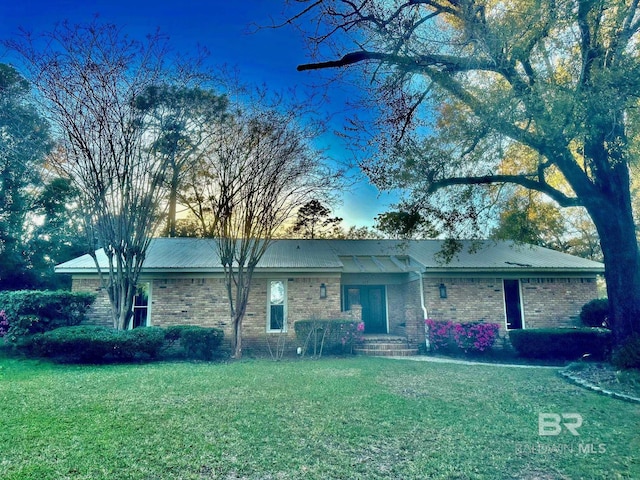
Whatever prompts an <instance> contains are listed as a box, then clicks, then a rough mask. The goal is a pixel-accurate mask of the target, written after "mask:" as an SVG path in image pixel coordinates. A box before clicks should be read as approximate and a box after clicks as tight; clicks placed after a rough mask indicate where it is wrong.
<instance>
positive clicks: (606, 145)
mask: <svg viewBox="0 0 640 480" xmlns="http://www.w3.org/2000/svg"><path fill="white" fill-rule="evenodd" d="M291 3H293V2H291ZM304 3H306V5H303V7H302V9H303V11H302V13H301V14H300V15H304V16H310V17H311V18H313V19H315V20H317V23H316V24H315V25H314V26H313V27H312V29H311V30H310V33H309V38H310V40H311V42H312V44H313V46H314V47H316V49H315V51H316V52H323V53H328V52H329V53H330V52H333V53H334V55H335V56H333V57H331V58H328V59H326V61H322V60H324V59H319V60H318V61H317V62H316V63H312V64H307V65H301V66H300V67H298V68H299V70H313V69H324V68H349V67H352V66H353V65H360V66H361V67H363V68H364V69H368V71H369V72H370V73H371V74H372V77H371V78H372V81H371V83H370V84H369V85H372V88H371V93H372V94H374V95H376V99H377V101H378V102H377V107H378V109H379V112H380V113H381V114H382V115H383V117H384V118H383V120H384V121H383V122H382V123H381V129H379V130H378V131H377V132H376V133H379V135H377V136H376V137H375V139H374V143H375V146H376V147H377V148H376V151H377V152H381V153H382V155H372V156H371V157H369V158H368V159H365V160H364V161H363V166H364V168H365V169H366V171H367V173H368V174H369V175H370V177H371V178H372V179H373V180H374V181H375V182H376V183H377V184H378V185H380V186H381V187H384V188H393V187H396V188H397V187H400V188H410V189H412V192H413V199H414V200H415V202H416V203H418V204H420V205H421V206H427V207H428V210H429V209H430V210H431V211H434V212H435V211H436V210H437V209H438V208H439V207H441V205H442V203H441V202H440V203H438V202H437V201H435V200H437V199H438V196H437V195H436V194H438V195H442V194H444V193H448V194H449V195H453V194H455V193H456V192H457V193H459V194H457V195H456V196H455V197H450V198H455V201H457V204H456V205H453V207H458V206H463V205H465V206H467V207H468V210H467V211H466V212H465V211H464V210H462V211H461V212H460V211H457V212H453V213H454V215H451V216H449V219H450V220H451V221H452V222H459V221H461V219H462V218H463V217H466V218H468V219H471V220H472V221H473V222H475V221H477V218H478V210H477V208H476V207H477V203H476V204H475V205H474V203H473V202H475V201H477V199H478V197H477V196H476V195H477V193H474V192H478V191H479V190H481V189H483V188H486V187H487V186H489V185H507V184H513V185H518V186H521V187H524V188H527V189H532V190H536V191H539V192H541V193H543V194H544V195H546V196H547V197H548V198H550V199H552V200H553V201H554V202H556V203H557V204H558V205H559V206H561V207H583V208H584V209H585V210H586V211H587V212H588V214H589V216H590V217H591V219H592V220H593V223H594V224H595V226H596V228H597V230H598V234H599V237H600V243H601V247H602V252H603V257H604V263H605V267H606V273H605V276H606V281H607V290H608V295H609V300H610V302H611V306H612V311H613V316H614V321H613V322H612V328H613V331H614V334H615V337H616V341H617V342H622V341H624V340H625V339H626V338H627V337H628V336H629V335H631V334H633V333H640V255H639V250H638V243H637V238H636V231H635V225H634V217H633V209H632V203H631V193H630V166H631V165H633V163H634V162H635V161H636V158H635V156H636V155H635V154H636V153H637V143H638V139H639V138H640V136H639V135H638V133H639V130H638V126H639V125H640V122H638V117H637V111H638V91H639V90H640V76H638V74H637V72H638V71H639V69H640V56H638V48H637V47H638V41H639V39H640V33H639V32H640V4H639V2H638V1H618V0H600V1H578V0H567V1H561V2H558V1H554V0H542V1H537V0H536V1H533V0H522V1H518V2H505V1H495V2H488V1H480V0H455V1H454V0H419V1H404V0H393V1H387V0H358V1H353V0H333V1H326V2H325V1H322V2H315V1H312V0H309V1H308V2H304ZM296 4H297V2H296ZM305 7H306V8H305ZM296 18H301V16H298V17H295V18H294V19H292V21H294V22H295V19H296ZM320 44H322V48H320ZM331 47H335V48H334V49H331ZM378 87H379V88H378ZM514 148H517V149H520V150H523V149H524V150H529V151H531V152H533V153H535V154H536V158H537V159H538V161H537V162H536V163H535V165H533V168H531V169H517V170H509V171H502V172H500V173H497V172H499V168H500V164H501V162H502V160H504V159H505V157H506V155H507V154H508V153H509V152H510V151H513V150H514ZM556 175H560V176H562V177H563V180H564V181H563V182H562V183H565V182H566V185H568V186H569V187H570V188H569V189H568V190H565V189H559V188H557V187H556V186H555V185H554V182H553V181H552V178H553V177H554V176H556ZM448 207H450V208H452V202H449V204H448Z"/></svg>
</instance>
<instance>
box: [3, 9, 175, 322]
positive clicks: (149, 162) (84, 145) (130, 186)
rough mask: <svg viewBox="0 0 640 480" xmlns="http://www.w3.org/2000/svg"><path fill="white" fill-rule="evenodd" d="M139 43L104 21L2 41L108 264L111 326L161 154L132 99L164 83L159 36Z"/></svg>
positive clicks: (136, 261) (153, 205)
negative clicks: (26, 76) (42, 115)
mask: <svg viewBox="0 0 640 480" xmlns="http://www.w3.org/2000/svg"><path fill="white" fill-rule="evenodd" d="M164 40H165V39H164V37H162V35H160V34H159V33H158V32H156V34H155V35H151V36H149V37H147V40H146V42H145V43H138V42H135V41H132V40H130V39H129V38H127V37H126V36H124V35H123V34H122V32H121V31H120V30H119V29H118V28H117V27H116V26H114V25H110V24H101V23H98V22H97V21H95V20H94V21H93V22H92V23H90V24H87V25H80V26H72V25H70V24H68V23H62V24H59V25H58V26H57V27H56V28H55V29H54V30H53V31H51V32H48V33H46V34H44V35H43V36H42V37H38V38H34V37H32V36H29V35H26V36H25V37H24V38H23V39H22V41H19V42H13V43H12V44H11V46H12V47H13V48H14V49H15V50H16V51H17V52H19V53H20V54H22V56H23V58H24V59H25V60H26V62H27V66H28V68H29V70H30V73H31V79H32V82H33V83H34V85H35V87H36V88H37V89H38V90H39V91H40V94H41V98H42V99H43V107H44V108H45V109H46V111H47V112H48V114H49V117H50V119H51V121H52V123H53V124H54V125H55V126H56V131H57V133H58V134H59V135H60V137H61V138H60V142H61V143H62V145H63V147H64V149H65V151H66V158H64V160H63V161H62V162H61V163H60V165H58V168H59V169H60V170H61V171H63V172H65V173H66V175H67V176H68V177H69V178H70V179H71V180H72V181H73V182H74V184H75V186H76V188H77V189H78V190H79V191H80V193H81V196H82V208H83V209H84V210H85V218H86V219H87V221H88V222H89V225H88V226H87V231H88V232H92V233H95V235H96V237H97V240H98V242H99V244H100V246H102V248H103V249H104V251H105V253H106V255H107V259H108V262H109V265H108V269H107V271H106V272H104V271H103V270H102V268H101V267H102V266H101V265H99V264H98V263H96V266H97V268H98V270H99V272H100V273H101V276H103V280H104V286H105V287H106V289H107V291H108V293H109V298H110V300H111V305H112V314H113V321H114V327H116V328H119V329H123V328H127V326H128V323H129V319H130V318H131V307H132V303H133V296H134V294H135V289H136V284H137V281H138V275H139V273H140V269H141V267H142V263H143V261H144V258H145V252H146V249H147V247H148V245H149V241H150V239H151V236H152V235H153V233H154V230H155V228H156V227H157V224H158V221H159V219H160V216H161V214H162V204H161V200H162V196H163V192H162V187H163V182H164V175H165V171H166V169H167V168H166V167H167V165H166V160H165V159H164V158H162V157H159V156H157V155H154V151H153V149H152V148H150V147H151V145H152V144H153V134H154V133H155V132H154V131H153V130H151V129H149V128H148V127H149V125H148V124H146V123H145V120H146V119H145V117H144V115H143V114H142V113H141V111H140V110H139V109H137V108H136V106H135V101H136V99H137V97H138V96H140V95H141V94H142V93H143V91H144V90H145V89H146V88H148V87H149V86H151V85H159V84H162V83H163V82H165V81H167V80H168V75H167V73H166V70H165V65H164V61H165V56H166V43H165V41H164Z"/></svg>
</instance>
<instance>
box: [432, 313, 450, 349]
mask: <svg viewBox="0 0 640 480" xmlns="http://www.w3.org/2000/svg"><path fill="white" fill-rule="evenodd" d="M425 324H426V325H427V328H428V335H429V345H430V346H431V348H432V349H433V350H434V351H437V350H446V349H448V348H449V347H450V344H451V330H452V329H453V322H450V321H439V320H432V319H430V318H427V319H426V320H425Z"/></svg>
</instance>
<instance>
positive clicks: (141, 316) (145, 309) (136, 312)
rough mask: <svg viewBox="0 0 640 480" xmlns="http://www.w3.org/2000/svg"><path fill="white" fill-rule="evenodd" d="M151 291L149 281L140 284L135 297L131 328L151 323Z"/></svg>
mask: <svg viewBox="0 0 640 480" xmlns="http://www.w3.org/2000/svg"><path fill="white" fill-rule="evenodd" d="M149 293H150V285H149V283H148V282H145V283H140V284H138V288H137V289H136V296H135V297H133V318H132V319H131V328H138V327H146V326H148V325H149Z"/></svg>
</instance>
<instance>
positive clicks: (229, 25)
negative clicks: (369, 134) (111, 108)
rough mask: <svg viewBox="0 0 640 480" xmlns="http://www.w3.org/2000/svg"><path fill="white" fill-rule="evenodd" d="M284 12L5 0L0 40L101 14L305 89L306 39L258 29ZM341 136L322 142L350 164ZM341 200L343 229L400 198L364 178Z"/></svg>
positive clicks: (214, 4) (251, 6)
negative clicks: (302, 69) (300, 68)
mask: <svg viewBox="0 0 640 480" xmlns="http://www.w3.org/2000/svg"><path fill="white" fill-rule="evenodd" d="M282 10H283V1H280V0H242V1H237V0H182V1H175V0H173V1H167V0H155V1H154V0H128V1H127V0H84V1H79V0H20V1H18V0H14V1H11V0H5V1H1V2H0V38H2V39H6V38H11V37H12V36H15V35H16V34H17V33H18V31H19V28H24V29H26V30H29V31H31V32H33V33H34V34H37V33H38V32H44V31H49V30H51V29H52V28H53V27H54V25H55V23H56V22H59V21H63V20H69V21H70V22H71V23H86V22H89V21H91V20H92V19H93V18H94V16H95V15H96V14H97V15H99V19H100V20H101V21H104V22H111V23H114V24H116V25H118V26H119V27H121V28H122V29H123V30H124V32H126V33H127V34H128V35H129V36H131V37H133V38H140V39H142V38H143V36H144V35H146V34H148V33H153V32H155V31H156V30H157V29H158V28H159V29H160V31H161V32H162V33H164V34H165V35H167V36H168V37H169V42H170V45H171V47H172V49H174V50H175V51H177V52H189V51H190V50H192V49H195V48H196V47H197V46H198V45H201V46H204V47H206V48H207V49H208V50H209V52H210V57H209V58H208V62H209V64H210V65H211V66H213V67H218V66H223V65H226V66H228V67H231V68H236V69H237V70H238V71H239V74H240V77H241V80H242V81H243V82H245V83H248V84H253V85H263V84H264V85H266V86H268V88H269V90H270V91H274V92H286V91H288V90H289V89H290V88H296V90H298V91H300V90H301V89H302V90H303V89H304V88H308V87H309V85H311V84H313V83H314V82H317V81H318V77H319V76H320V74H319V73H318V72H298V71H296V66H297V65H299V64H301V63H306V62H308V61H309V59H308V57H307V56H306V51H305V46H304V39H303V38H302V37H301V36H300V34H299V33H298V32H297V31H295V30H294V29H292V28H290V27H283V28H280V29H269V28H258V29H257V28H255V26H256V25H258V26H266V25H271V24H272V19H279V18H280V14H281V12H282ZM0 62H8V63H12V62H11V58H10V54H9V53H8V52H6V51H3V50H0ZM314 75H316V77H314ZM352 93H355V92H348V91H344V90H334V91H332V92H330V93H329V102H328V103H327V104H326V106H325V107H324V108H325V109H326V113H327V114H329V115H332V116H333V118H334V120H333V124H331V125H330V129H331V130H337V131H339V130H341V128H342V124H341V122H342V119H343V116H342V112H344V101H345V98H346V97H348V96H350V95H351V94H352ZM343 141H344V140H343V139H341V138H339V137H338V136H336V135H332V134H330V135H328V136H325V137H324V138H323V139H322V143H323V145H322V146H323V147H327V148H328V149H329V154H330V155H331V156H332V157H334V158H336V159H337V160H338V161H346V160H347V157H349V159H350V157H351V155H350V154H349V153H348V151H347V149H346V148H345V146H344V144H343ZM341 157H343V158H341ZM339 197H340V199H341V201H340V203H339V204H337V205H336V206H335V207H334V208H333V212H334V214H336V215H338V216H340V217H342V218H344V222H343V224H344V225H345V226H346V227H349V226H351V225H355V226H371V225H373V219H374V217H375V215H377V214H378V213H382V212H385V211H388V210H389V209H390V204H391V203H393V201H395V200H396V198H395V197H394V196H393V195H389V194H380V193H379V192H378V191H377V190H376V189H375V187H373V186H372V185H370V184H369V183H368V182H367V181H366V179H364V178H362V179H360V180H359V181H358V182H357V183H355V184H354V185H352V186H350V187H349V188H348V189H345V191H344V192H340V195H339Z"/></svg>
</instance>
